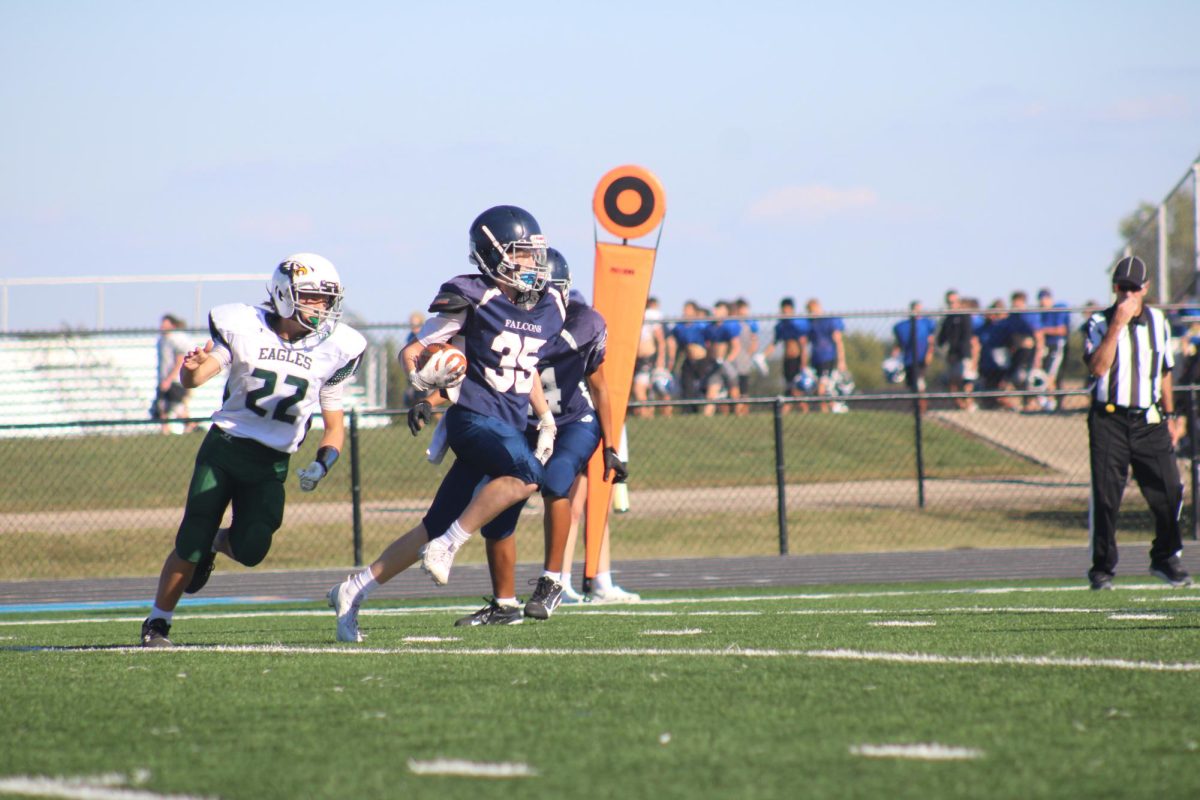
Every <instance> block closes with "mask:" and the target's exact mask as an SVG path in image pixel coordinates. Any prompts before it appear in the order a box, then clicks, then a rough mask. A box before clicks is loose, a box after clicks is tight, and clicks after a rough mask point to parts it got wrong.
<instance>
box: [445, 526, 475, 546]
mask: <svg viewBox="0 0 1200 800" xmlns="http://www.w3.org/2000/svg"><path fill="white" fill-rule="evenodd" d="M442 536H447V537H449V538H450V541H452V542H454V544H455V545H456V546H457V547H462V546H463V545H464V544H466V543H467V540H468V539H470V538H471V534H470V533H468V532H467V531H465V530H464V529H463V526H462V525H459V524H458V520H454V522H451V523H450V527H449V528H446V532H445V533H443V534H442Z"/></svg>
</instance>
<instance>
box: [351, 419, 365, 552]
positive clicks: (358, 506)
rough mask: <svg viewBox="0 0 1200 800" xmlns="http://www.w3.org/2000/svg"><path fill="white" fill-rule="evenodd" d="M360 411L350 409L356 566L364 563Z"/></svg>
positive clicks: (352, 505)
mask: <svg viewBox="0 0 1200 800" xmlns="http://www.w3.org/2000/svg"><path fill="white" fill-rule="evenodd" d="M358 447H359V442H358V411H357V410H355V409H353V408H352V409H350V505H351V507H352V508H353V513H354V525H353V527H354V566H356V567H361V566H362V563H363V554H362V548H363V529H362V470H361V469H359V458H358V455H359V454H358Z"/></svg>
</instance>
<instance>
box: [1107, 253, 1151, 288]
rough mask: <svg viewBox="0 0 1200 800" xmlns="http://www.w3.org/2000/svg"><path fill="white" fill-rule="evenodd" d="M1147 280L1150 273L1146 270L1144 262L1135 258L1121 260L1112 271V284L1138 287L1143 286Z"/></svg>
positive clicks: (1129, 257)
mask: <svg viewBox="0 0 1200 800" xmlns="http://www.w3.org/2000/svg"><path fill="white" fill-rule="evenodd" d="M1148 280H1150V273H1149V272H1148V271H1147V270H1146V262H1145V261H1142V260H1141V259H1140V258H1138V257H1137V256H1126V257H1125V258H1122V259H1121V260H1120V261H1118V262H1117V268H1116V269H1115V270H1113V283H1136V284H1137V285H1138V286H1145V285H1146V281H1148Z"/></svg>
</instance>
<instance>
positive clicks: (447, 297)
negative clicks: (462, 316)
mask: <svg viewBox="0 0 1200 800" xmlns="http://www.w3.org/2000/svg"><path fill="white" fill-rule="evenodd" d="M470 306H471V301H470V300H468V299H467V298H466V297H463V296H462V295H461V294H458V293H457V292H453V291H450V292H448V291H445V290H444V287H443V291H440V292H438V294H437V297H435V298H433V302H432V303H430V304H429V313H430V314H457V313H458V312H460V311H466V310H467V309H468V308H469V307H470Z"/></svg>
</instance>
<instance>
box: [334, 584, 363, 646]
mask: <svg viewBox="0 0 1200 800" xmlns="http://www.w3.org/2000/svg"><path fill="white" fill-rule="evenodd" d="M350 593H351V589H350V579H349V578H346V580H345V581H344V582H342V583H339V584H338V585H337V586H334V587H333V588H332V589H330V590H329V595H328V597H329V606H330V608H332V609H333V610H334V611H336V612H337V640H338V641H339V642H361V641H362V640H363V635H362V631H360V630H359V629H358V607H359V605H360V604H361V603H362V595H361V594H360V595H357V596H356V597H353V598H351V596H350Z"/></svg>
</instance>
